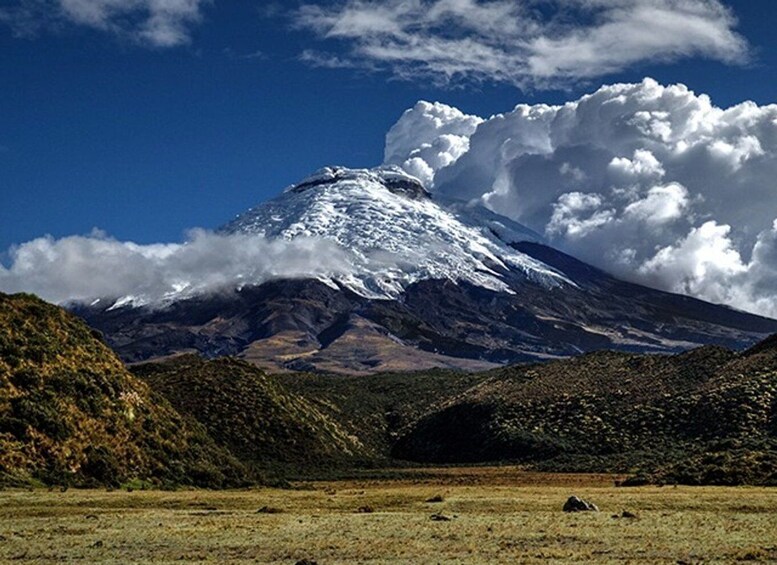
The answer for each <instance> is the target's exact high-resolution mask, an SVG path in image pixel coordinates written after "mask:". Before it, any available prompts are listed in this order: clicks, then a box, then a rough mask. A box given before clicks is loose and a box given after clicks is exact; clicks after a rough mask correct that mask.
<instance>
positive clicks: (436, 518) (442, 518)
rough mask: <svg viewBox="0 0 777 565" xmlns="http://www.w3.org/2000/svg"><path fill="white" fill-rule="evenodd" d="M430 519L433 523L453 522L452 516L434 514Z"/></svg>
mask: <svg viewBox="0 0 777 565" xmlns="http://www.w3.org/2000/svg"><path fill="white" fill-rule="evenodd" d="M430 519H431V520H432V521H433V522H450V521H451V517H450V516H446V515H445V514H432V515H431V516H430Z"/></svg>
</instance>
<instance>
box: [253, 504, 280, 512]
mask: <svg viewBox="0 0 777 565" xmlns="http://www.w3.org/2000/svg"><path fill="white" fill-rule="evenodd" d="M281 512H283V510H281V509H280V508H273V507H272V506H262V507H261V508H260V509H259V510H257V511H256V513H257V514H280V513H281Z"/></svg>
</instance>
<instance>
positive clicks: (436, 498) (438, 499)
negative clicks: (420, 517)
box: [426, 494, 445, 504]
mask: <svg viewBox="0 0 777 565" xmlns="http://www.w3.org/2000/svg"><path fill="white" fill-rule="evenodd" d="M426 502H427V503H430V504H434V503H437V502H445V499H444V498H443V497H442V495H440V494H438V495H436V496H433V497H432V498H427V499H426Z"/></svg>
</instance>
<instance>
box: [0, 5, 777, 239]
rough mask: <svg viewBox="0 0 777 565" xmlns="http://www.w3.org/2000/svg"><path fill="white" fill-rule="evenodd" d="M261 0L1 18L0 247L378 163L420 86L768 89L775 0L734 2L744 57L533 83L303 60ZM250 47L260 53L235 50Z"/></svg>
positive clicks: (511, 97) (456, 95) (182, 225)
mask: <svg viewBox="0 0 777 565" xmlns="http://www.w3.org/2000/svg"><path fill="white" fill-rule="evenodd" d="M261 4H262V3H260V2H248V1H230V2H225V1H223V0H222V1H221V2H218V1H217V2H216V3H214V4H212V5H210V6H208V7H207V8H206V10H205V16H206V18H205V21H204V22H203V23H202V24H201V25H199V26H197V27H196V28H194V29H193V39H192V42H191V44H190V45H188V46H185V47H177V48H171V49H149V48H145V47H142V46H137V45H133V44H131V43H129V42H127V41H122V40H120V39H117V38H116V37H114V36H112V35H111V34H108V33H103V32H100V31H96V30H91V29H89V28H86V27H78V26H73V27H63V28H62V29H60V30H59V31H57V32H44V33H41V34H39V35H37V36H36V37H34V38H23V39H21V38H17V37H14V36H13V35H12V33H11V31H10V29H9V28H8V27H3V26H0V252H2V251H3V250H5V249H7V248H8V247H9V246H10V245H12V244H14V243H22V242H24V241H27V240H30V239H33V238H35V237H38V236H41V235H44V234H51V235H53V236H55V237H61V236H64V235H70V234H84V233H87V232H89V231H90V230H91V229H92V228H93V227H99V228H101V229H103V230H105V231H107V232H108V233H109V234H111V235H113V236H115V237H116V238H118V239H122V240H133V241H137V242H141V243H148V242H157V241H178V240H180V239H181V238H182V234H183V232H184V230H185V229H186V228H189V227H194V226H203V227H216V226H218V225H220V224H222V223H224V222H225V221H227V220H229V219H230V218H231V217H232V216H234V215H235V214H237V213H239V212H241V211H243V210H245V209H246V208H248V207H250V206H252V205H254V204H256V203H258V202H260V201H262V200H264V199H267V198H270V197H272V196H273V195H275V194H277V193H278V192H279V191H280V190H281V189H282V188H283V187H285V186H286V185H288V184H290V183H292V182H295V181H297V180H299V179H300V178H301V177H302V176H304V175H306V174H307V173H309V172H311V171H313V170H315V169H317V168H319V167H322V166H325V165H330V164H342V165H348V166H373V165H376V164H379V163H380V161H381V158H382V152H383V136H384V135H385V133H386V131H387V130H388V128H389V127H390V126H391V124H392V123H393V122H394V121H396V119H397V118H398V117H399V115H400V114H401V112H402V111H403V110H404V109H406V108H407V107H409V106H411V105H412V104H414V103H415V102H416V101H417V100H418V99H428V100H439V101H442V102H446V103H448V104H452V105H454V106H457V107H459V108H461V109H462V110H464V111H466V112H469V113H475V114H479V115H483V116H488V115H490V114H493V113H497V112H501V111H506V110H509V109H511V108H512V107H513V106H514V105H515V104H517V103H519V102H550V103H557V102H561V101H564V100H567V99H571V98H576V97H577V96H579V95H580V94H581V93H583V92H586V91H590V90H592V89H594V88H595V87H596V86H597V85H598V84H600V83H601V82H614V81H638V80H640V79H641V78H642V77H644V76H646V75H649V76H652V77H654V78H656V79H657V80H659V81H660V82H664V83H671V82H683V83H685V84H687V85H689V86H690V87H691V88H692V89H694V90H696V91H697V92H706V93H708V94H710V95H711V97H712V99H713V102H714V103H716V104H717V105H719V106H728V105H731V104H734V103H737V102H741V101H743V100H748V99H750V100H754V101H756V102H758V103H760V104H765V103H771V102H775V101H777V96H776V94H777V91H775V85H776V84H777V81H775V77H776V76H777V75H776V74H775V70H776V69H775V67H777V39H775V33H774V26H775V24H776V23H777V17H775V15H774V4H773V1H769V0H739V1H731V2H728V4H729V5H730V6H731V7H732V8H733V9H734V11H735V13H736V15H737V16H738V18H739V21H740V23H739V26H738V28H737V29H738V31H739V32H740V33H741V34H742V35H744V37H745V38H747V40H748V41H749V42H750V44H751V46H752V47H753V48H754V53H755V61H754V63H753V64H751V65H748V66H744V67H743V66H726V65H724V64H722V63H719V62H710V61H704V60H698V59H693V60H685V61H681V62H679V63H675V64H668V65H657V66H649V65H642V66H639V67H637V68H633V69H630V70H629V71H628V72H624V73H620V74H617V75H612V76H607V77H604V78H602V79H598V80H597V81H595V82H594V83H591V84H588V85H581V86H578V87H575V88H573V89H572V90H570V91H565V92H559V91H539V92H533V93H529V94H527V93H523V92H521V91H519V90H518V89H516V88H515V87H513V86H509V85H504V84H501V85H483V86H479V87H477V88H474V87H471V86H470V87H467V88H453V89H450V88H446V89H444V88H439V87H435V86H433V85H432V84H429V83H420V82H419V81H416V82H402V81H396V80H389V79H388V76H387V75H385V74H367V73H364V72H361V71H355V70H349V69H337V70H332V69H322V68H312V67H310V66H309V65H306V64H304V63H302V62H300V61H298V60H297V56H298V55H299V53H300V52H301V51H302V50H303V49H305V48H306V47H309V46H316V45H320V42H319V41H316V40H314V39H312V38H311V37H310V36H309V34H308V33H306V32H302V31H294V30H291V29H290V28H289V25H288V22H287V21H286V20H284V19H283V18H280V17H274V18H268V17H265V16H262V15H260V13H259V9H258V8H257V6H259V5H261ZM330 47H331V48H336V47H337V46H336V45H333V46H330ZM256 52H261V53H262V54H263V56H262V57H244V56H245V55H249V54H252V53H256Z"/></svg>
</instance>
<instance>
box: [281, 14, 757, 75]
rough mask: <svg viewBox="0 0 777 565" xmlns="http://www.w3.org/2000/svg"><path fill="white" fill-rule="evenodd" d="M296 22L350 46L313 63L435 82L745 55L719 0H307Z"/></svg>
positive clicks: (308, 55)
mask: <svg viewBox="0 0 777 565" xmlns="http://www.w3.org/2000/svg"><path fill="white" fill-rule="evenodd" d="M294 21H295V24H296V26H297V27H298V28H301V29H305V30H310V31H312V32H313V33H315V34H316V35H317V36H318V37H320V38H322V39H328V40H336V41H340V42H342V43H345V44H346V45H347V46H348V51H347V52H346V54H345V55H343V54H339V55H333V54H330V53H326V52H321V51H311V50H308V51H306V52H305V53H303V56H302V59H303V60H305V61H308V62H310V63H312V64H316V65H320V66H326V67H346V68H354V67H362V68H368V69H373V70H375V69H386V70H389V71H390V72H392V73H393V74H394V75H395V76H397V77H400V78H407V79H418V78H425V79H428V78H431V79H432V80H436V81H437V82H440V83H448V82H450V81H452V80H459V79H463V80H475V81H483V80H490V81H496V82H506V83H511V84H514V85H516V86H518V87H521V88H547V87H558V86H565V85H568V84H572V83H575V82H579V81H581V80H588V79H592V78H595V77H599V76H604V75H607V74H610V73H614V72H618V71H621V70H623V69H625V68H629V67H632V66H633V65H635V64H638V63H644V62H653V63H655V62H667V61H674V60H677V59H681V58H685V57H696V56H700V57H706V58H710V59H715V60H719V61H723V62H726V63H737V62H743V61H745V60H746V59H747V57H748V45H747V42H746V41H745V40H744V39H743V38H742V37H741V36H740V35H739V34H737V33H736V31H734V28H735V26H736V19H735V17H734V15H733V14H732V12H731V11H730V10H729V9H728V8H727V7H726V6H725V5H724V4H723V3H722V2H721V1H720V0H563V1H562V0H523V1H516V0H489V1H479V0H380V1H378V0H343V1H338V2H334V3H330V4H326V5H324V6H322V5H320V4H304V5H303V6H302V7H301V8H300V9H299V10H298V11H297V12H296V13H295V15H294Z"/></svg>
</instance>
